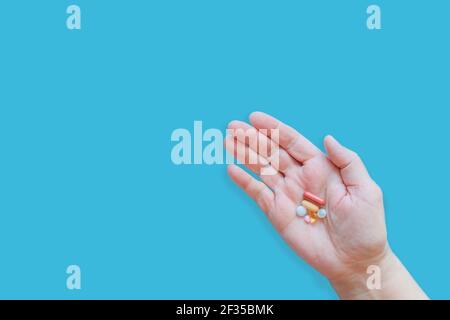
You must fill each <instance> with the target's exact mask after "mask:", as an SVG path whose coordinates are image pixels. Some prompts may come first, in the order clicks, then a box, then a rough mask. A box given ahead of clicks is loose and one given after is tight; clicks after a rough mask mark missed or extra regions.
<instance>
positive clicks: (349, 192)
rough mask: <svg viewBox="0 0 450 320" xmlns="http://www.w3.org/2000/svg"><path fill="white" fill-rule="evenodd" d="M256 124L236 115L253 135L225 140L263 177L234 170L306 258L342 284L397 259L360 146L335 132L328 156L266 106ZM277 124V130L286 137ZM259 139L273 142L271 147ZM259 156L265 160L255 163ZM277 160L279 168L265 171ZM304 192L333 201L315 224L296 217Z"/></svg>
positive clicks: (239, 126) (232, 127)
mask: <svg viewBox="0 0 450 320" xmlns="http://www.w3.org/2000/svg"><path fill="white" fill-rule="evenodd" d="M250 123H251V124H252V125H253V126H250V125H249V124H247V123H244V122H241V121H232V122H231V123H230V124H229V127H228V129H229V131H230V132H234V133H239V132H240V133H242V132H245V134H244V135H243V134H234V135H232V136H228V137H227V139H226V140H225V145H226V148H227V150H228V151H229V152H232V153H233V154H234V155H235V157H236V158H237V159H238V160H239V161H240V162H241V163H244V164H245V165H246V167H247V168H248V169H250V170H251V171H253V172H254V173H256V174H258V175H260V178H261V181H258V180H257V179H255V178H253V177H252V176H251V175H250V174H248V173H247V172H245V171H244V170H243V169H241V168H240V167H238V166H235V165H231V166H229V168H228V172H229V175H230V177H231V178H232V179H233V181H234V182H235V183H236V184H237V185H238V186H239V187H241V188H242V189H243V190H245V191H246V193H247V194H248V195H249V196H250V197H251V198H252V199H254V200H255V201H256V202H257V203H258V205H259V206H260V207H261V209H262V210H263V211H264V212H265V213H266V215H267V216H268V218H269V219H270V221H271V222H272V224H273V225H274V227H275V228H276V229H277V230H278V232H279V233H280V235H281V236H282V237H283V238H284V239H285V240H286V241H287V243H288V244H289V245H290V246H291V247H292V248H293V249H294V250H295V251H296V252H297V254H298V255H299V256H300V257H302V258H303V259H304V260H305V261H306V262H308V263H309V264H310V265H311V266H313V267H314V268H315V269H317V270H318V271H319V272H321V273H322V274H323V275H324V276H325V277H327V278H328V279H329V280H330V281H331V282H332V284H336V286H340V287H347V283H346V282H345V279H349V280H351V279H355V278H358V279H359V282H360V281H362V279H366V278H367V277H368V275H367V274H366V270H367V267H369V266H370V265H387V263H385V262H386V261H393V253H392V251H391V250H390V248H389V246H388V243H387V237H386V227H385V220H384V208H383V196H382V192H381V189H380V188H379V187H378V186H377V184H376V183H375V182H374V181H373V180H372V179H371V178H370V176H369V174H368V172H367V170H366V168H365V166H364V164H363V162H362V160H361V159H360V158H359V156H358V155H357V154H356V153H355V152H353V151H351V150H349V149H347V148H345V147H343V146H342V145H341V144H340V143H339V142H337V141H336V139H334V138H333V137H331V136H327V137H326V138H325V140H324V144H325V149H326V151H327V154H324V153H323V152H321V151H320V149H319V148H317V147H316V146H315V145H313V144H312V143H311V142H310V141H308V140H307V139H306V138H305V137H303V136H302V135H301V134H300V133H298V132H297V131H295V130H294V129H293V128H291V127H289V126H287V125H285V124H283V123H282V122H280V121H278V120H277V119H275V118H273V117H271V116H269V115H266V114H264V113H261V112H255V113H253V114H251V115H250ZM262 129H263V130H265V131H266V132H267V135H265V134H263V133H261V130H262ZM271 129H272V130H273V129H275V130H277V133H278V139H277V140H278V141H274V139H273V137H274V135H270V134H269V133H270V130H271ZM271 137H272V139H271ZM251 139H256V140H257V141H258V143H257V144H255V143H250V141H252V140H251ZM258 145H267V146H270V147H269V152H262V150H259V148H258V147H257V146H258ZM255 155H257V156H256V158H257V159H258V161H257V162H256V163H255V162H254V163H249V161H248V160H249V159H251V157H252V156H255ZM275 157H276V158H277V159H274V158H275ZM274 160H277V161H274ZM268 163H270V164H269V165H268ZM274 163H275V164H276V165H274ZM270 165H271V166H272V168H271V169H272V171H273V173H274V174H271V175H264V174H261V173H262V170H266V171H267V167H268V166H270ZM304 191H309V192H312V193H313V194H316V195H318V196H320V197H322V198H323V199H325V200H326V209H327V212H328V214H327V217H326V218H325V219H323V220H322V219H321V220H319V221H318V222H317V223H315V224H314V225H310V224H306V223H305V221H304V220H303V219H302V218H299V217H298V216H297V215H296V208H297V207H298V206H299V205H300V203H301V201H302V200H303V192H304ZM389 265H391V264H389ZM363 275H364V276H363ZM364 286H365V281H364ZM349 290H351V289H349V288H346V291H349ZM358 292H359V291H358ZM343 296H345V294H343Z"/></svg>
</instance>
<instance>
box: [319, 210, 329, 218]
mask: <svg viewBox="0 0 450 320" xmlns="http://www.w3.org/2000/svg"><path fill="white" fill-rule="evenodd" d="M317 216H318V217H319V218H320V219H323V218H325V217H326V216H327V210H325V209H320V210H319V211H317Z"/></svg>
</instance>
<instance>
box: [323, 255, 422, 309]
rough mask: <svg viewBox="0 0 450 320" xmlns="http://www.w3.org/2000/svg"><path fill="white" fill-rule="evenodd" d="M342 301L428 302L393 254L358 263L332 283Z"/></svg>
mask: <svg viewBox="0 0 450 320" xmlns="http://www.w3.org/2000/svg"><path fill="white" fill-rule="evenodd" d="M330 282H331V284H332V286H333V287H334V288H335V290H336V292H337V293H338V295H339V297H340V298H341V299H346V300H372V299H428V297H427V296H426V295H425V293H424V292H423V291H422V289H421V288H420V287H419V286H418V285H417V283H416V282H415V281H414V279H413V277H412V276H411V275H410V274H409V272H408V270H406V268H405V267H404V266H403V264H402V263H401V262H400V260H399V259H398V258H397V256H396V255H395V254H394V253H393V252H392V250H391V249H390V248H389V247H387V248H386V250H385V251H384V252H383V253H382V254H381V255H379V256H378V257H375V258H374V259H371V260H370V261H365V262H357V263H355V264H353V265H352V267H351V268H349V272H348V273H346V274H345V275H343V276H340V277H337V278H334V279H330Z"/></svg>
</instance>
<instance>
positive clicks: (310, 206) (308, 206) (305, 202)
mask: <svg viewBox="0 0 450 320" xmlns="http://www.w3.org/2000/svg"><path fill="white" fill-rule="evenodd" d="M302 206H304V207H305V208H306V209H308V210H309V211H312V212H317V211H319V207H318V206H316V205H315V204H314V203H311V202H309V201H308V200H303V201H302Z"/></svg>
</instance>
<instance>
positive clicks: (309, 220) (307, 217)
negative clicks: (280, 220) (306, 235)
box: [305, 215, 311, 223]
mask: <svg viewBox="0 0 450 320" xmlns="http://www.w3.org/2000/svg"><path fill="white" fill-rule="evenodd" d="M305 222H306V223H310V222H311V217H310V216H308V215H306V216H305Z"/></svg>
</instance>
